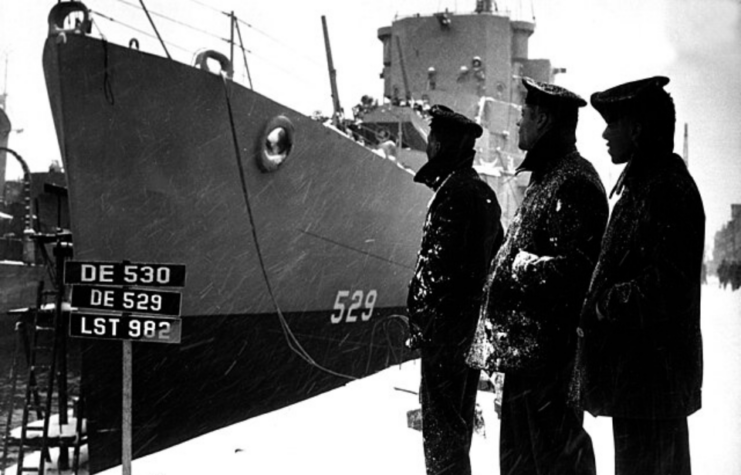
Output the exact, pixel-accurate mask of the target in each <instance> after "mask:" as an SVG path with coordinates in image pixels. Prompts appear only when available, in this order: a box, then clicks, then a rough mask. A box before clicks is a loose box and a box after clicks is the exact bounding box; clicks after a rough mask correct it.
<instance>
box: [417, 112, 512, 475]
mask: <svg viewBox="0 0 741 475" xmlns="http://www.w3.org/2000/svg"><path fill="white" fill-rule="evenodd" d="M430 113H431V116H432V121H431V124H430V134H429V138H428V146H427V156H428V162H427V163H426V164H425V165H424V166H422V168H420V170H419V172H418V173H417V174H416V175H415V177H414V181H416V182H418V183H422V184H425V185H427V186H429V187H430V188H432V190H433V191H434V192H435V194H434V196H433V198H432V201H431V202H430V205H429V209H428V212H427V218H426V220H425V223H424V229H423V237H422V244H421V248H420V251H419V255H418V259H417V265H416V270H415V272H414V276H413V278H412V281H411V283H410V286H409V295H408V310H409V322H410V331H411V338H410V342H411V346H412V348H419V349H420V350H421V385H420V401H421V404H422V433H423V439H424V453H425V463H426V466H427V473H428V474H430V475H433V474H442V473H446V474H456V475H458V474H470V473H471V466H470V461H469V457H468V453H469V448H470V445H471V436H472V432H473V421H474V412H475V404H476V392H477V388H478V381H479V371H478V370H474V369H471V368H470V367H468V366H467V365H466V363H465V359H464V356H465V353H466V351H467V349H468V347H469V346H470V344H471V340H472V339H473V334H474V331H475V329H476V323H477V317H478V308H479V306H480V304H481V294H482V289H483V286H484V281H485V279H486V274H487V271H488V268H489V263H490V262H491V258H492V256H493V254H494V252H496V249H497V248H498V246H499V245H500V244H501V241H502V235H503V231H502V226H501V223H500V217H501V210H500V207H499V203H498V201H497V197H496V195H495V194H494V192H493V191H492V189H491V188H490V187H489V186H488V185H487V184H486V183H485V182H484V181H483V180H482V179H481V178H480V177H479V176H478V174H477V173H476V171H475V170H474V169H473V160H474V154H475V152H474V144H475V140H476V138H477V137H479V136H481V133H482V128H481V126H479V125H478V124H476V123H475V122H473V121H471V120H469V119H468V118H466V117H465V116H463V115H461V114H458V113H455V112H453V111H452V110H451V109H449V108H447V107H444V106H439V105H436V106H433V107H432V109H431V111H430Z"/></svg>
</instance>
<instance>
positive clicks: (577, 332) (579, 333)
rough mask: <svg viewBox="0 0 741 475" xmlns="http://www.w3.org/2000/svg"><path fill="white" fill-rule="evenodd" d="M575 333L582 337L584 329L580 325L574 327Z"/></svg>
mask: <svg viewBox="0 0 741 475" xmlns="http://www.w3.org/2000/svg"><path fill="white" fill-rule="evenodd" d="M576 334H577V335H579V338H584V330H582V329H581V327H576Z"/></svg>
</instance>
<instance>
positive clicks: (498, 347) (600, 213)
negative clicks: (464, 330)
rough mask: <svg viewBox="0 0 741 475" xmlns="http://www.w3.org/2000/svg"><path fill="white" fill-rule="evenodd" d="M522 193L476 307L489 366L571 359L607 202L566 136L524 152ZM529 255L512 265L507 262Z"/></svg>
mask: <svg viewBox="0 0 741 475" xmlns="http://www.w3.org/2000/svg"><path fill="white" fill-rule="evenodd" d="M523 168H526V169H529V170H531V171H532V175H531V178H530V183H529V185H528V188H527V190H526V192H525V198H524V200H523V202H522V204H521V205H520V207H519V209H518V210H517V212H516V214H515V217H514V219H513V220H512V224H511V225H510V228H509V229H508V230H507V235H506V238H505V242H504V244H502V247H501V248H500V249H499V252H498V253H497V255H496V257H495V259H494V262H493V263H492V274H491V276H490V278H489V280H488V283H487V290H486V297H485V303H484V305H485V306H484V308H483V309H482V311H483V316H484V319H485V320H484V321H485V326H486V329H487V334H488V337H489V341H491V343H492V344H493V353H492V354H491V355H490V356H489V359H488V367H489V370H490V371H494V370H496V371H502V372H505V373H507V372H510V373H512V372H526V371H536V370H542V369H544V368H559V367H563V365H564V364H567V363H569V362H571V361H573V358H574V355H575V352H576V327H577V325H578V321H579V311H580V309H581V304H582V302H583V300H584V296H585V294H586V291H587V288H588V286H589V278H590V276H591V275H592V271H593V270H594V265H595V263H596V262H597V255H598V253H599V245H600V240H601V239H602V234H603V233H604V230H605V225H606V224H607V217H608V214H609V208H608V204H607V197H606V195H605V189H604V187H603V185H602V182H601V181H600V178H599V175H598V174H597V172H596V171H595V169H594V167H593V166H592V164H591V163H589V162H588V161H587V160H585V159H584V158H582V157H581V156H580V155H579V153H578V151H577V150H576V147H575V146H574V144H573V142H571V143H569V142H568V141H566V142H563V141H562V142H559V139H558V137H551V138H550V139H548V138H546V137H544V138H543V139H541V141H540V142H539V143H538V145H537V146H536V148H534V149H533V150H531V151H530V152H528V155H527V156H526V158H525V161H524V162H523ZM518 255H520V257H519V258H521V257H522V256H523V255H528V256H530V257H531V258H532V259H535V260H534V261H532V262H531V263H530V264H529V265H528V266H527V267H525V268H519V269H517V267H518V266H517V265H515V260H516V259H519V258H518Z"/></svg>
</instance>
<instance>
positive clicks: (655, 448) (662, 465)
mask: <svg viewBox="0 0 741 475" xmlns="http://www.w3.org/2000/svg"><path fill="white" fill-rule="evenodd" d="M668 82H669V79H668V78H665V77H653V78H648V79H643V80H639V81H635V82H630V83H626V84H622V85H620V86H616V87H614V88H611V89H608V90H606V91H603V92H597V93H595V94H593V95H592V97H591V103H592V105H593V106H594V107H595V108H596V109H597V111H599V112H600V114H601V115H602V117H603V118H604V119H605V121H606V122H607V127H606V129H605V131H604V133H603V135H602V136H603V137H604V138H605V140H606V141H607V147H608V151H609V154H610V156H611V158H612V161H613V163H616V164H622V163H626V162H627V164H626V166H625V168H624V170H623V172H622V175H621V176H620V178H619V180H618V182H617V185H616V187H615V190H614V191H616V192H617V193H619V194H620V199H619V200H618V201H617V203H616V204H615V207H614V209H613V212H612V216H611V218H610V223H609V225H608V227H607V231H606V233H605V236H604V240H603V242H602V251H601V254H600V257H599V261H598V263H597V267H596V269H595V272H594V276H593V278H592V283H591V286H590V289H589V293H588V296H587V299H586V301H585V304H584V309H583V311H582V315H581V322H580V328H579V331H578V334H579V335H580V336H581V338H580V339H579V340H580V342H579V356H578V365H577V372H576V373H575V375H576V378H575V381H574V382H575V388H574V389H575V394H576V395H579V396H581V402H582V403H583V405H584V407H585V408H586V409H587V410H588V411H589V412H591V413H592V414H593V415H595V416H610V417H612V418H613V433H614V438H615V467H616V473H617V474H618V475H627V474H630V475H636V474H669V473H671V474H672V475H686V474H689V473H690V458H689V439H688V432H687V416H688V415H690V414H692V413H693V412H695V411H697V410H698V409H699V408H700V395H701V386H702V369H703V368H702V338H701V334H700V285H701V274H702V259H703V249H704V236H705V214H704V210H703V204H702V199H701V197H700V194H699V192H698V189H697V186H696V185H695V182H694V180H693V179H692V177H691V176H690V174H689V172H688V170H687V166H686V164H685V163H684V161H683V160H682V158H681V157H680V156H678V155H676V154H674V153H673V148H674V124H675V111H674V103H673V101H672V99H671V97H670V95H669V94H668V93H667V92H666V91H665V90H664V88H663V87H664V86H665V85H666V84H667V83H668Z"/></svg>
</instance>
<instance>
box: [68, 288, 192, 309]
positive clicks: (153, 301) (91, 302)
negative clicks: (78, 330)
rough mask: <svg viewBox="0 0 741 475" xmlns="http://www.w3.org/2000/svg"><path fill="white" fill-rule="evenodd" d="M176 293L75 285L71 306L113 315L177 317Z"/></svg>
mask: <svg viewBox="0 0 741 475" xmlns="http://www.w3.org/2000/svg"><path fill="white" fill-rule="evenodd" d="M180 297H181V296H180V293H179V292H168V291H165V290H145V289H128V288H120V287H106V286H103V285H75V286H74V287H73V289H72V306H73V307H79V308H88V309H95V310H110V311H114V312H129V313H145V314H153V315H180Z"/></svg>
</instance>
